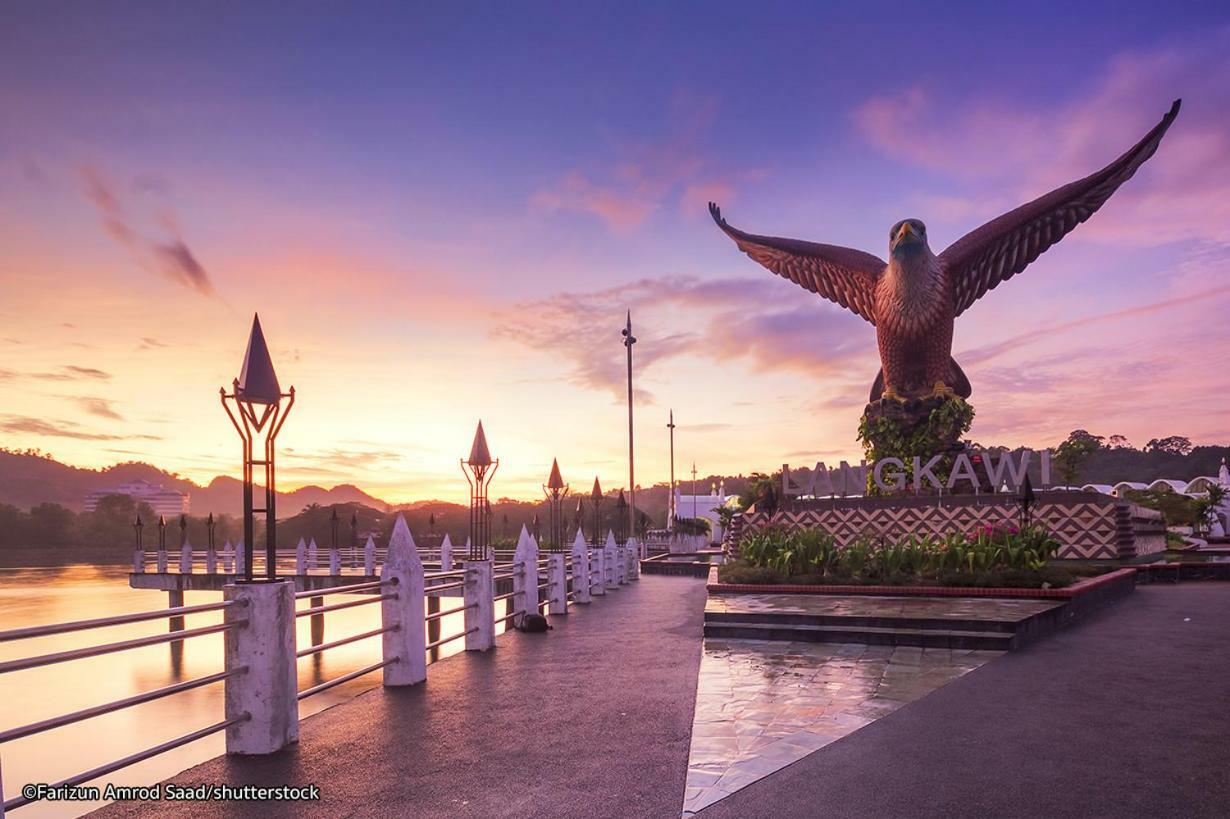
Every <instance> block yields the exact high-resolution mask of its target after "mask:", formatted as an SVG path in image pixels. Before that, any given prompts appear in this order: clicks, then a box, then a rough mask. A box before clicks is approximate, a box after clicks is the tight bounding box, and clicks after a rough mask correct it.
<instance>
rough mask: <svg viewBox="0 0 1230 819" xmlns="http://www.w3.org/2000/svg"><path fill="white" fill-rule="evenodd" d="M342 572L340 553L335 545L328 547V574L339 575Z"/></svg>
mask: <svg viewBox="0 0 1230 819" xmlns="http://www.w3.org/2000/svg"><path fill="white" fill-rule="evenodd" d="M341 573H342V555H341V553H339V552H338V550H337V547H336V546H334V547H331V548H330V549H329V574H331V575H339V574H341Z"/></svg>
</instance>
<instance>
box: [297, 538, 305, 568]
mask: <svg viewBox="0 0 1230 819" xmlns="http://www.w3.org/2000/svg"><path fill="white" fill-rule="evenodd" d="M295 574H307V544H306V543H304V542H303V538H299V542H298V543H296V544H295Z"/></svg>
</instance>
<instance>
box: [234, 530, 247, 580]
mask: <svg viewBox="0 0 1230 819" xmlns="http://www.w3.org/2000/svg"><path fill="white" fill-rule="evenodd" d="M243 550H244V545H243V538H240V540H239V542H238V543H236V544H235V574H243V571H244V566H246V565H247V564H246V563H244V559H243Z"/></svg>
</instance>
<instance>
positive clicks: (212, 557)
mask: <svg viewBox="0 0 1230 819" xmlns="http://www.w3.org/2000/svg"><path fill="white" fill-rule="evenodd" d="M217 571H218V553H217V551H216V549H215V548H214V546H212V545H210V546H206V547H205V574H216V573H217ZM0 819H2V817H0Z"/></svg>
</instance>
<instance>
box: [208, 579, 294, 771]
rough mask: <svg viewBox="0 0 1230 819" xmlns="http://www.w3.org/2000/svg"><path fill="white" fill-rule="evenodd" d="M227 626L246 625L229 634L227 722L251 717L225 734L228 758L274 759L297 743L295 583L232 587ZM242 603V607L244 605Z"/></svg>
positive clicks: (226, 591)
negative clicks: (267, 756) (255, 756)
mask: <svg viewBox="0 0 1230 819" xmlns="http://www.w3.org/2000/svg"><path fill="white" fill-rule="evenodd" d="M222 597H223V599H224V600H233V601H235V602H236V603H237V604H238V605H234V606H230V607H229V608H227V609H226V614H225V616H224V620H225V622H227V623H238V622H240V621H246V622H245V623H244V624H243V625H237V626H236V627H235V628H233V629H231V630H230V632H229V633H228V634H227V635H226V640H225V646H226V670H227V671H237V670H238V669H240V668H243V667H245V666H246V667H247V671H245V672H242V673H237V674H235V675H234V676H232V677H227V678H226V694H225V698H226V718H227V719H234V718H235V717H239V716H241V715H243V714H244V713H247V714H248V715H249V718H248V719H246V720H244V721H242V722H237V723H235V724H234V725H231V726H229V727H227V729H226V752H227V753H228V754H272V753H274V752H275V751H279V750H281V749H282V748H285V747H286V746H287V745H289V744H290V743H292V742H298V741H299V698H298V682H297V679H296V673H295V672H296V666H295V583H294V581H293V580H279V581H275V582H273V583H231V584H228V585H227V586H225V587H223V589H222ZM241 601H242V602H241Z"/></svg>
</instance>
